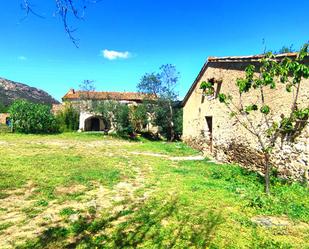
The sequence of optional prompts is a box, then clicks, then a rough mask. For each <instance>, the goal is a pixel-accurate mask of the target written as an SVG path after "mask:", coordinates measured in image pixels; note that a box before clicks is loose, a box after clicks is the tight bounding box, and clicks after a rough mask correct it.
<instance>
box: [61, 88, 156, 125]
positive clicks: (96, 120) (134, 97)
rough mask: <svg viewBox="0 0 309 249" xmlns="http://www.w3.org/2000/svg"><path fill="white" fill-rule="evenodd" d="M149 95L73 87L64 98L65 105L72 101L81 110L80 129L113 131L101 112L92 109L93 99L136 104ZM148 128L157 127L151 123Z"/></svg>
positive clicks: (130, 104)
mask: <svg viewBox="0 0 309 249" xmlns="http://www.w3.org/2000/svg"><path fill="white" fill-rule="evenodd" d="M145 98H149V96H148V95H146V94H142V93H134V92H87V91H75V90H74V89H71V90H70V91H69V92H68V93H67V94H66V95H65V96H64V97H63V98H62V101H63V103H64V105H65V104H66V103H70V104H72V105H73V106H76V107H77V108H78V109H79V110H80V116H79V131H112V130H113V127H107V126H106V125H105V123H106V122H104V120H103V118H102V117H101V116H100V114H99V113H94V112H93V111H91V110H90V109H91V108H89V106H90V105H91V102H92V101H109V100H112V101H117V102H119V103H121V104H126V105H129V106H136V105H138V104H141V103H142V102H143V101H144V100H145ZM148 126H149V127H147V128H146V129H148V130H153V129H155V128H154V127H152V126H151V125H150V124H149V125H148Z"/></svg>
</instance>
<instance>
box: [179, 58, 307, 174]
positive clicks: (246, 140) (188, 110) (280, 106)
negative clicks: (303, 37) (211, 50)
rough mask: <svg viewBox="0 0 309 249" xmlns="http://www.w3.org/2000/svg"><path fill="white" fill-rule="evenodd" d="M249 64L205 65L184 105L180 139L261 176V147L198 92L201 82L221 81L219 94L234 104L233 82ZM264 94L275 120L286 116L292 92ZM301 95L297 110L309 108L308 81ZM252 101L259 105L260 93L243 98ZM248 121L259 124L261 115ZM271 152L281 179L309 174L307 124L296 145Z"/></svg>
mask: <svg viewBox="0 0 309 249" xmlns="http://www.w3.org/2000/svg"><path fill="white" fill-rule="evenodd" d="M248 65H249V63H244V62H211V63H208V67H207V68H206V71H205V73H204V74H203V75H202V77H201V79H200V80H199V82H198V84H197V85H196V87H195V89H193V92H192V94H191V95H190V97H189V99H188V100H187V102H186V103H185V106H184V118H183V140H184V141H186V142H187V143H189V144H190V145H193V147H195V148H198V149H201V150H203V151H204V152H205V154H211V155H212V156H214V157H215V158H216V159H217V160H219V161H222V162H236V163H239V164H240V165H242V166H244V167H246V168H249V169H252V170H256V171H260V172H261V173H263V165H262V161H263V158H262V157H261V154H260V153H259V151H260V146H259V143H258V141H257V139H256V138H255V137H254V136H253V135H252V134H250V133H249V132H248V131H247V130H246V129H245V128H244V127H243V126H241V125H240V124H239V123H238V122H236V120H235V119H234V118H231V116H230V112H229V110H228V109H227V107H226V106H225V105H224V104H221V103H219V101H218V99H216V98H215V99H208V97H203V96H202V90H200V84H201V82H203V81H208V80H209V79H211V78H215V79H217V80H222V85H221V88H220V92H221V93H228V94H231V95H232V96H233V102H236V103H237V100H238V98H239V93H238V90H237V87H236V85H235V83H236V80H237V78H241V77H244V76H245V73H244V69H245V68H246V66H248ZM215 88H216V85H215ZM265 92H266V93H265V96H266V103H267V104H268V105H270V107H271V109H272V115H273V116H274V118H275V119H279V115H280V114H281V113H288V111H289V108H290V107H291V105H290V104H291V103H292V102H291V99H292V96H293V93H287V92H286V90H285V85H283V84H282V85H281V84H279V85H278V89H277V90H276V91H273V90H270V89H268V90H265ZM300 93H301V94H300V97H299V100H300V101H299V105H300V107H305V106H306V107H308V103H309V80H305V81H304V82H302V85H301V91H300ZM252 102H253V103H257V104H259V103H261V100H260V99H259V93H257V92H254V91H252V92H250V94H249V95H248V96H246V97H245V103H252ZM206 116H212V118H213V127H212V129H213V132H212V140H213V141H212V148H209V145H210V143H209V137H207V136H205V134H207V133H208V132H209V129H208V126H207V122H206V120H205V118H206ZM250 116H251V115H250ZM251 118H253V120H254V121H256V122H258V121H260V118H261V115H260V114H259V112H257V113H256V114H255V115H254V116H253V115H252V116H251ZM274 152H275V153H274V154H275V157H274V158H272V163H273V165H274V167H276V168H277V170H278V174H279V175H280V176H282V177H285V178H293V179H299V180H300V179H302V177H303V176H304V175H306V174H307V173H308V168H309V164H308V163H309V162H308V158H309V154H308V153H309V131H308V125H307V127H305V129H304V130H303V132H302V134H301V135H300V136H299V137H298V138H297V139H296V140H295V143H285V145H284V146H282V145H281V143H280V141H278V144H276V149H275V151H274Z"/></svg>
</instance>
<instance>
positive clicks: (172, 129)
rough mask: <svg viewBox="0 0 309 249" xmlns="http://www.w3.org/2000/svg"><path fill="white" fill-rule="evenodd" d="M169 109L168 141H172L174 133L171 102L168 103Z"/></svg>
mask: <svg viewBox="0 0 309 249" xmlns="http://www.w3.org/2000/svg"><path fill="white" fill-rule="evenodd" d="M169 108H170V120H169V125H170V141H171V142H172V141H174V139H175V132H174V122H173V116H174V112H173V107H172V104H171V102H169Z"/></svg>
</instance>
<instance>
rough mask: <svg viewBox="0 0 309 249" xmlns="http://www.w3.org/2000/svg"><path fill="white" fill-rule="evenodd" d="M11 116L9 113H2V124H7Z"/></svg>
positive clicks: (0, 119)
mask: <svg viewBox="0 0 309 249" xmlns="http://www.w3.org/2000/svg"><path fill="white" fill-rule="evenodd" d="M9 117H10V115H9V113H0V124H2V125H7V124H8V119H9Z"/></svg>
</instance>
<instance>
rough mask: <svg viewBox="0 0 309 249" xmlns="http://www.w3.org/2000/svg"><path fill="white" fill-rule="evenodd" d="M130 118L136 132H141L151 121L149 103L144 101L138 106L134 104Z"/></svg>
mask: <svg viewBox="0 0 309 249" xmlns="http://www.w3.org/2000/svg"><path fill="white" fill-rule="evenodd" d="M130 120H131V123H132V127H133V130H134V132H141V131H142V130H143V128H144V127H145V126H147V125H148V123H149V121H148V111H147V104H146V103H143V104H139V105H137V106H132V107H131V109H130Z"/></svg>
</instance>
